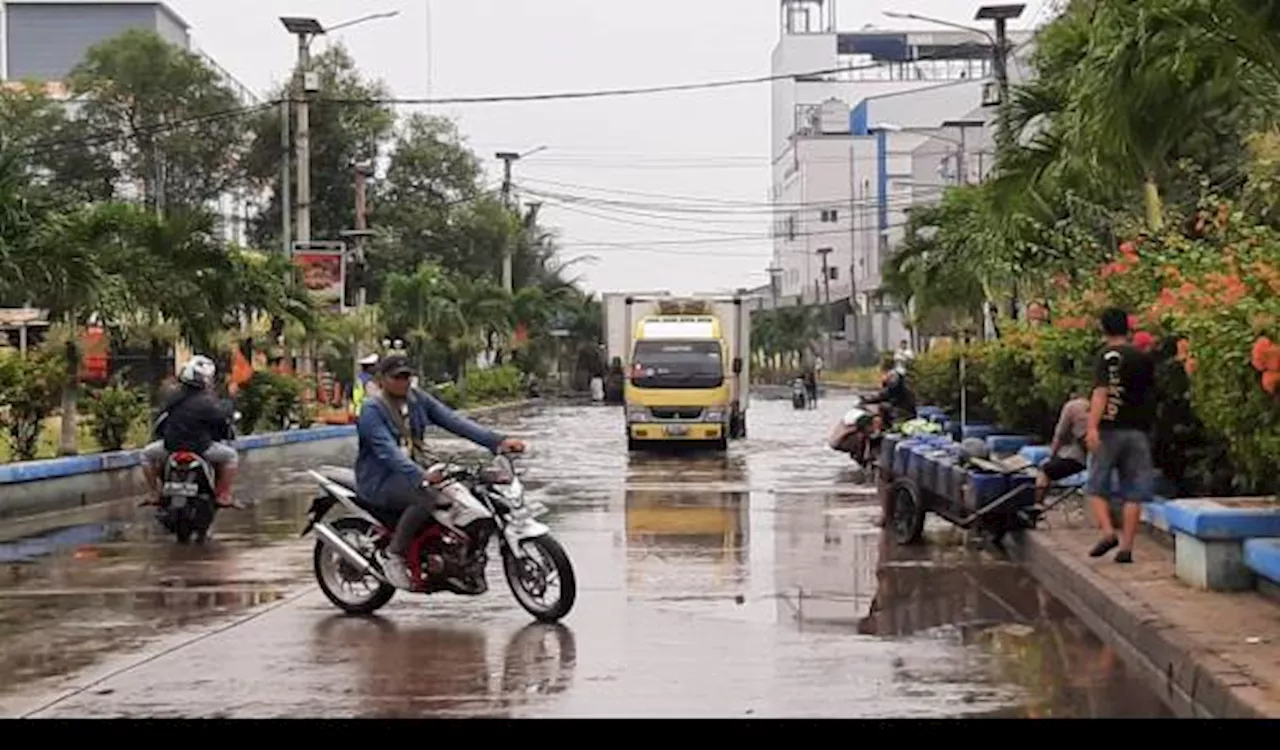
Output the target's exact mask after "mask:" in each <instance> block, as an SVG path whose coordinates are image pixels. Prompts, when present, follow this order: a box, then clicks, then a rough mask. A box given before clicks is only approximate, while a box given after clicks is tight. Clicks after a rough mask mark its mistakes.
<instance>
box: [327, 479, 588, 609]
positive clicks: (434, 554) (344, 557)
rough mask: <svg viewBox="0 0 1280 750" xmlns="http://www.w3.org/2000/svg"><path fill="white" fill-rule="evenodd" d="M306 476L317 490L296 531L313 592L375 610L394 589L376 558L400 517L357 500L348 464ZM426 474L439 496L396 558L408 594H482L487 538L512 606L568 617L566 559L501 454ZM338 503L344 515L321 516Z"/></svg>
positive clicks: (571, 584)
mask: <svg viewBox="0 0 1280 750" xmlns="http://www.w3.org/2000/svg"><path fill="white" fill-rule="evenodd" d="M309 473H310V474H311V476H313V477H314V478H315V479H316V481H318V482H319V483H320V487H321V489H323V490H324V494H323V495H321V496H320V497H318V498H316V499H315V501H314V502H313V503H312V506H311V510H310V511H309V517H310V518H309V523H308V524H307V527H306V528H305V529H304V530H303V531H302V536H306V535H307V533H309V532H310V531H312V530H314V531H315V533H316V536H317V537H318V540H317V542H316V549H315V556H314V567H315V575H316V581H317V582H318V583H319V584H320V589H321V590H322V591H324V594H325V596H327V597H328V598H329V601H331V602H333V603H334V604H335V605H337V606H338V607H339V608H340V609H342V610H343V611H344V612H347V613H348V614H358V615H367V614H370V613H372V612H375V611H377V610H379V609H381V608H382V607H383V606H385V605H386V604H387V602H389V601H391V598H392V597H393V596H394V595H395V593H396V588H395V587H394V586H393V585H391V584H390V583H389V582H388V581H387V578H386V576H385V574H384V572H383V570H384V568H383V561H384V560H385V559H386V558H385V555H386V549H387V545H388V544H389V543H390V542H391V537H392V533H393V532H394V530H395V527H396V523H397V522H398V521H399V520H400V519H399V516H400V514H399V513H396V512H393V511H389V510H387V509H385V508H381V507H378V506H375V505H371V504H369V503H368V502H366V501H365V499H364V498H361V497H359V495H358V493H357V491H356V481H355V472H354V471H352V470H351V469H346V468H341V467H334V466H324V467H321V468H320V470H319V471H311V472H309ZM428 474H429V475H430V476H440V477H442V479H441V481H440V482H439V483H438V485H437V488H438V489H439V490H440V494H441V501H440V506H439V507H438V508H437V509H436V512H435V514H434V518H433V519H432V520H431V522H429V523H428V524H427V525H426V528H424V529H423V530H422V531H421V532H420V533H419V535H418V538H417V539H416V540H414V543H413V545H412V546H411V547H410V548H409V552H408V554H407V555H405V559H406V562H407V563H408V568H409V576H410V579H411V581H412V582H413V587H412V588H411V589H410V591H411V592H412V593H419V594H434V593H437V592H440V591H448V592H451V593H454V594H459V595H462V596H480V595H481V594H484V593H486V592H487V591H488V590H489V584H488V581H487V579H486V577H485V568H486V566H487V564H488V562H489V557H488V552H487V550H488V547H489V541H490V539H491V537H494V536H496V537H497V538H498V550H499V552H500V554H501V555H502V569H503V572H504V574H505V576H506V579H507V583H508V585H509V586H510V587H511V592H512V594H514V595H515V598H516V601H517V602H519V603H520V606H521V607H523V608H524V609H525V611H527V612H528V613H529V614H531V615H533V616H534V618H536V619H537V620H539V621H541V622H557V621H559V620H560V619H562V618H563V617H565V616H566V615H568V614H569V610H571V609H572V608H573V603H574V599H575V598H576V596H577V581H576V579H575V577H574V572H573V565H572V563H571V562H570V561H569V555H568V554H567V553H566V552H565V550H564V548H563V547H561V546H560V543H559V542H557V541H556V540H555V538H553V537H552V536H551V530H550V529H549V528H548V527H547V526H546V525H544V524H542V523H539V522H538V521H537V520H536V518H537V517H538V516H541V515H543V514H545V513H546V512H547V508H546V506H545V505H543V504H542V503H540V502H537V501H536V500H535V501H531V500H527V499H526V498H525V494H524V484H523V483H522V482H521V481H520V477H519V476H518V475H517V473H516V471H515V465H514V463H513V462H512V461H511V459H510V458H509V457H507V456H498V457H497V459H496V460H495V461H494V462H493V463H491V464H489V465H487V466H486V465H483V464H481V465H478V466H477V465H473V466H470V467H468V466H464V465H461V464H460V463H455V462H452V461H445V462H441V463H437V464H435V465H433V466H431V467H430V468H429V469H428ZM339 505H340V506H342V508H343V510H345V511H346V514H345V515H344V516H343V517H342V518H339V519H337V520H336V521H333V522H332V523H329V522H326V521H324V520H323V519H324V517H325V515H326V514H328V513H329V511H330V510H331V509H333V508H334V507H335V506H339ZM553 590H554V591H555V594H554V596H552V595H551V592H552V591H553Z"/></svg>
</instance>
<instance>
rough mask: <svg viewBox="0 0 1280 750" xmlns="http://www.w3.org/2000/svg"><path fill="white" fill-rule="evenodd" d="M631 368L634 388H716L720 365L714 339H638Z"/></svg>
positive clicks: (720, 379) (721, 374) (721, 375)
mask: <svg viewBox="0 0 1280 750" xmlns="http://www.w3.org/2000/svg"><path fill="white" fill-rule="evenodd" d="M633 362H634V364H633V365H632V369H631V383H632V385H635V386H636V387H637V388H719V387H720V385H721V384H722V383H724V365H723V363H722V362H721V359H720V342H718V341H638V342H636V353H635V357H634V359H633Z"/></svg>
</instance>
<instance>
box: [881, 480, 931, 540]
mask: <svg viewBox="0 0 1280 750" xmlns="http://www.w3.org/2000/svg"><path fill="white" fill-rule="evenodd" d="M889 493H890V495H889V500H890V507H891V508H892V509H893V519H892V524H891V525H890V527H889V528H891V529H892V530H893V540H894V541H895V542H897V543H898V544H900V545H902V546H904V547H905V546H909V545H913V544H919V543H920V540H921V538H923V536H924V516H925V508H924V503H923V502H921V498H920V491H919V490H918V489H916V485H915V482H912V481H911V480H910V479H898V480H896V481H895V482H894V483H893V486H892V487H891V488H890V490H889Z"/></svg>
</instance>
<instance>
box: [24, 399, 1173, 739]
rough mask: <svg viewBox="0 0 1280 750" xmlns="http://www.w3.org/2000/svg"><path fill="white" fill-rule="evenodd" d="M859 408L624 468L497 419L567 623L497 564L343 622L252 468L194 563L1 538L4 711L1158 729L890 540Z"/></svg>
mask: <svg viewBox="0 0 1280 750" xmlns="http://www.w3.org/2000/svg"><path fill="white" fill-rule="evenodd" d="M845 408H846V407H845V405H843V404H842V403H841V401H840V400H839V399H833V400H828V401H824V402H823V403H822V404H821V405H820V409H819V410H818V411H816V412H814V411H795V410H792V409H791V408H790V405H789V403H787V402H784V401H782V402H780V401H763V400H756V401H755V402H753V405H752V411H751V414H750V425H749V426H750V430H751V433H750V437H749V438H748V439H747V440H746V441H745V442H741V443H738V444H735V445H734V446H732V447H731V449H730V452H729V453H728V455H719V456H717V455H714V454H712V455H705V454H700V455H694V454H689V455H644V454H636V455H628V454H627V452H626V447H625V438H624V435H623V422H622V414H621V411H620V410H618V409H614V408H609V407H603V406H595V405H576V406H575V405H566V406H556V407H541V408H532V409H527V410H525V411H522V412H519V413H515V414H509V415H505V416H501V417H495V418H494V420H493V421H495V422H497V423H499V424H500V425H501V426H502V427H503V429H506V430H508V431H510V432H511V433H512V434H515V435H519V436H521V437H524V438H527V439H529V440H530V441H531V442H532V444H533V446H534V453H533V454H532V455H531V456H529V457H528V458H526V459H524V460H523V461H522V463H521V466H522V469H523V470H524V471H525V480H526V484H527V485H528V487H529V488H530V492H531V493H533V494H535V495H537V496H538V497H539V499H541V500H543V502H545V503H546V504H547V506H548V507H549V508H550V509H551V512H550V513H549V514H548V515H547V516H545V517H544V518H543V519H542V520H544V521H545V522H546V523H547V524H548V525H549V526H551V528H552V530H553V532H554V533H555V535H556V536H557V537H558V538H559V539H560V540H561V541H562V543H563V544H564V545H565V547H566V548H567V550H568V552H569V554H570V556H571V558H572V559H573V561H574V563H575V567H576V570H577V573H578V583H579V595H578V603H577V605H576V608H575V611H574V612H573V613H571V614H570V616H569V617H568V618H567V619H566V620H565V622H564V624H563V625H562V626H546V625H530V619H529V618H528V617H527V615H525V613H524V612H523V611H522V610H520V609H519V607H518V606H517V605H516V603H515V602H514V600H513V599H512V597H511V595H510V592H509V591H508V590H507V588H506V585H505V582H503V581H502V577H501V572H500V570H499V569H498V566H497V560H494V561H493V562H492V565H493V567H491V569H490V591H489V593H488V594H487V595H486V596H484V597H481V598H479V599H464V598H461V597H454V596H452V595H442V596H437V597H433V598H429V599H424V598H421V597H415V596H404V595H399V596H397V597H396V598H395V599H394V600H393V601H392V602H391V604H389V605H388V606H387V607H386V608H385V609H384V610H382V612H380V613H379V615H378V616H375V617H370V618H348V617H342V616H340V615H337V614H336V610H335V609H334V608H333V607H332V606H331V605H330V604H329V603H328V602H327V601H326V600H325V599H324V598H323V597H322V596H321V595H320V594H319V593H318V592H317V591H316V590H315V589H316V587H315V585H314V582H312V581H311V572H310V564H311V549H312V544H313V542H312V540H310V539H307V540H305V541H300V540H298V539H297V534H298V531H299V530H300V529H301V527H302V526H303V524H304V513H305V510H306V507H307V505H308V503H309V500H310V498H311V496H312V494H313V489H312V487H311V486H310V483H309V482H308V481H307V478H306V475H305V473H304V472H305V469H306V468H309V466H304V465H301V464H299V465H294V466H290V467H286V468H284V469H280V470H277V471H272V472H262V471H258V470H252V471H249V472H247V473H246V474H245V475H244V476H243V477H242V482H241V484H242V486H244V487H252V496H254V497H255V498H257V499H259V502H258V503H257V504H256V505H255V506H254V507H253V508H251V509H249V510H246V511H242V512H238V513H224V514H223V515H221V516H220V517H219V519H218V521H217V524H216V526H215V537H214V540H213V542H212V543H211V544H209V545H208V546H207V547H204V548H201V547H179V546H177V545H176V544H174V543H173V541H172V539H171V538H170V537H167V536H165V535H164V534H163V533H162V532H161V531H160V530H159V529H158V528H157V527H156V526H155V525H154V524H153V523H152V522H150V520H149V518H148V516H147V513H146V511H144V510H141V509H136V508H134V507H132V505H130V504H127V503H126V504H118V505H112V506H109V507H105V508H101V509H96V510H95V511H93V512H92V513H90V515H91V516H93V517H91V518H86V519H84V520H82V521H81V522H79V523H76V524H63V525H62V527H61V528H50V529H49V530H48V531H46V532H43V533H41V534H35V535H31V536H28V537H26V538H23V539H13V540H8V541H2V542H0V714H3V715H38V716H61V717H71V716H243V717H263V716H320V715H323V716H367V717H374V716H377V717H395V716H476V715H482V716H672V717H693V716H706V717H715V716H726V717H728V716H753V715H754V716H829V717H840V716H847V717H908V716H929V717H952V716H955V717H959V716H992V717H1015V716H1019V717H1041V716H1045V717H1048V716H1053V717H1059V716H1071V717H1120V716H1167V715H1170V714H1169V713H1168V711H1167V710H1166V709H1165V708H1164V706H1163V705H1162V704H1161V703H1160V701H1159V699H1158V698H1157V697H1156V696H1154V695H1152V694H1150V693H1149V692H1147V691H1146V690H1145V689H1144V688H1143V687H1142V686H1141V685H1140V684H1139V683H1137V682H1136V681H1135V680H1134V679H1132V678H1131V677H1130V676H1129V675H1128V674H1127V673H1126V671H1125V669H1124V665H1123V664H1122V663H1121V662H1120V660H1119V659H1118V658H1117V657H1116V655H1115V654H1114V653H1113V652H1112V651H1111V650H1110V649H1108V648H1107V647H1105V646H1104V645H1102V644H1101V643H1100V642H1099V641H1098V640H1097V639H1096V638H1095V637H1094V636H1093V635H1092V634H1090V633H1089V632H1088V630H1087V629H1086V628H1085V627H1084V626H1083V625H1082V624H1081V623H1080V622H1079V621H1078V620H1076V619H1075V618H1074V617H1072V616H1071V615H1070V613H1069V612H1068V611H1067V610H1066V609H1065V608H1064V607H1063V606H1062V605H1061V604H1060V603H1058V602H1057V601H1056V600H1054V599H1052V598H1051V597H1050V596H1048V594H1047V593H1046V592H1045V591H1044V590H1043V589H1042V588H1041V587H1039V586H1038V585H1037V584H1036V583H1035V582H1034V580H1032V579H1031V578H1030V577H1029V576H1027V575H1026V574H1025V573H1023V572H1022V571H1021V570H1019V569H1018V568H1016V567H1014V566H1012V565H1009V564H1007V563H1001V562H998V561H995V560H992V559H990V558H989V556H986V555H985V553H981V552H978V551H971V550H969V549H966V548H965V547H964V546H963V545H962V544H961V543H960V542H959V535H958V534H957V533H955V532H954V531H953V530H952V529H950V528H948V527H947V526H946V525H945V524H942V523H941V522H939V523H937V524H936V525H935V524H934V523H932V522H931V523H930V526H929V535H930V544H928V545H927V546H924V547H921V548H916V549H902V548H898V547H895V546H894V545H892V544H889V543H886V542H884V541H883V540H882V535H881V534H880V532H879V530H878V529H876V528H875V527H874V526H873V520H874V519H875V517H876V515H877V514H878V508H876V507H875V502H874V496H873V494H872V493H871V491H870V490H869V488H864V487H859V486H857V485H855V484H854V483H853V482H852V474H851V472H850V470H849V462H848V461H847V459H845V460H842V456H840V455H838V454H835V453H834V452H831V451H829V450H826V449H825V446H824V441H825V437H826V432H827V428H828V427H829V424H830V423H831V422H834V421H835V419H837V418H838V417H839V415H840V414H841V413H842V412H843V411H844V409H845ZM438 444H439V445H440V446H441V447H442V449H445V450H462V449H465V444H463V443H461V442H460V441H454V440H447V441H445V440H441V441H440V442H439V443H438ZM351 453H352V449H351V446H347V447H345V448H342V449H340V450H336V451H335V452H334V454H333V455H332V456H326V457H325V458H324V460H323V461H318V462H314V463H312V464H310V465H311V466H314V465H315V463H321V462H325V463H343V462H346V461H349V460H350V458H351ZM246 492H248V490H246ZM81 515H82V516H83V515H84V514H83V513H82V514H81ZM237 618H239V619H237ZM211 627H215V628H218V629H214V630H210V628H211ZM107 666H110V667H111V668H110V669H108V670H107V672H106V676H105V677H102V678H99V676H97V673H96V672H95V671H94V670H95V669H97V670H98V672H101V671H102V670H103V669H105V668H106V667H107ZM85 668H90V669H88V671H84V670H85Z"/></svg>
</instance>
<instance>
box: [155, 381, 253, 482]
mask: <svg viewBox="0 0 1280 750" xmlns="http://www.w3.org/2000/svg"><path fill="white" fill-rule="evenodd" d="M217 371H218V368H217V366H216V365H215V364H214V363H213V360H211V359H209V358H208V357H204V356H195V357H192V358H191V360H190V361H189V362H187V363H186V364H185V365H183V367H182V370H180V371H179V372H178V383H179V384H180V385H179V387H178V390H177V391H176V392H174V393H173V394H172V395H170V396H169V397H168V398H167V399H166V400H165V402H164V405H163V406H161V407H160V414H159V416H158V417H157V418H156V424H155V435H154V437H155V438H156V440H155V442H153V443H151V444H149V445H147V447H146V448H144V449H143V450H142V459H143V460H142V472H143V475H144V476H145V477H146V480H147V484H148V486H149V487H150V488H151V492H152V494H153V502H156V503H158V502H159V500H160V475H161V472H162V471H163V469H164V462H165V461H167V460H168V459H169V456H170V455H172V454H173V453H176V452H178V451H188V452H191V453H195V454H197V455H199V456H201V457H203V458H204V460H206V461H208V462H209V464H210V465H211V466H213V469H214V472H215V476H216V482H215V487H214V498H215V501H216V502H217V503H218V505H221V506H224V507H227V506H231V505H233V502H232V501H231V485H232V482H233V481H234V480H235V476H236V468H237V466H238V465H239V456H237V454H236V449H235V448H233V447H231V441H232V440H233V439H234V435H233V434H232V428H231V419H232V413H231V410H230V409H228V408H227V407H226V406H225V405H224V404H223V403H222V401H221V400H220V399H219V398H218V397H217V396H216V395H214V393H213V391H212V390H211V389H212V386H213V381H214V376H215V375H216V374H217Z"/></svg>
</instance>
